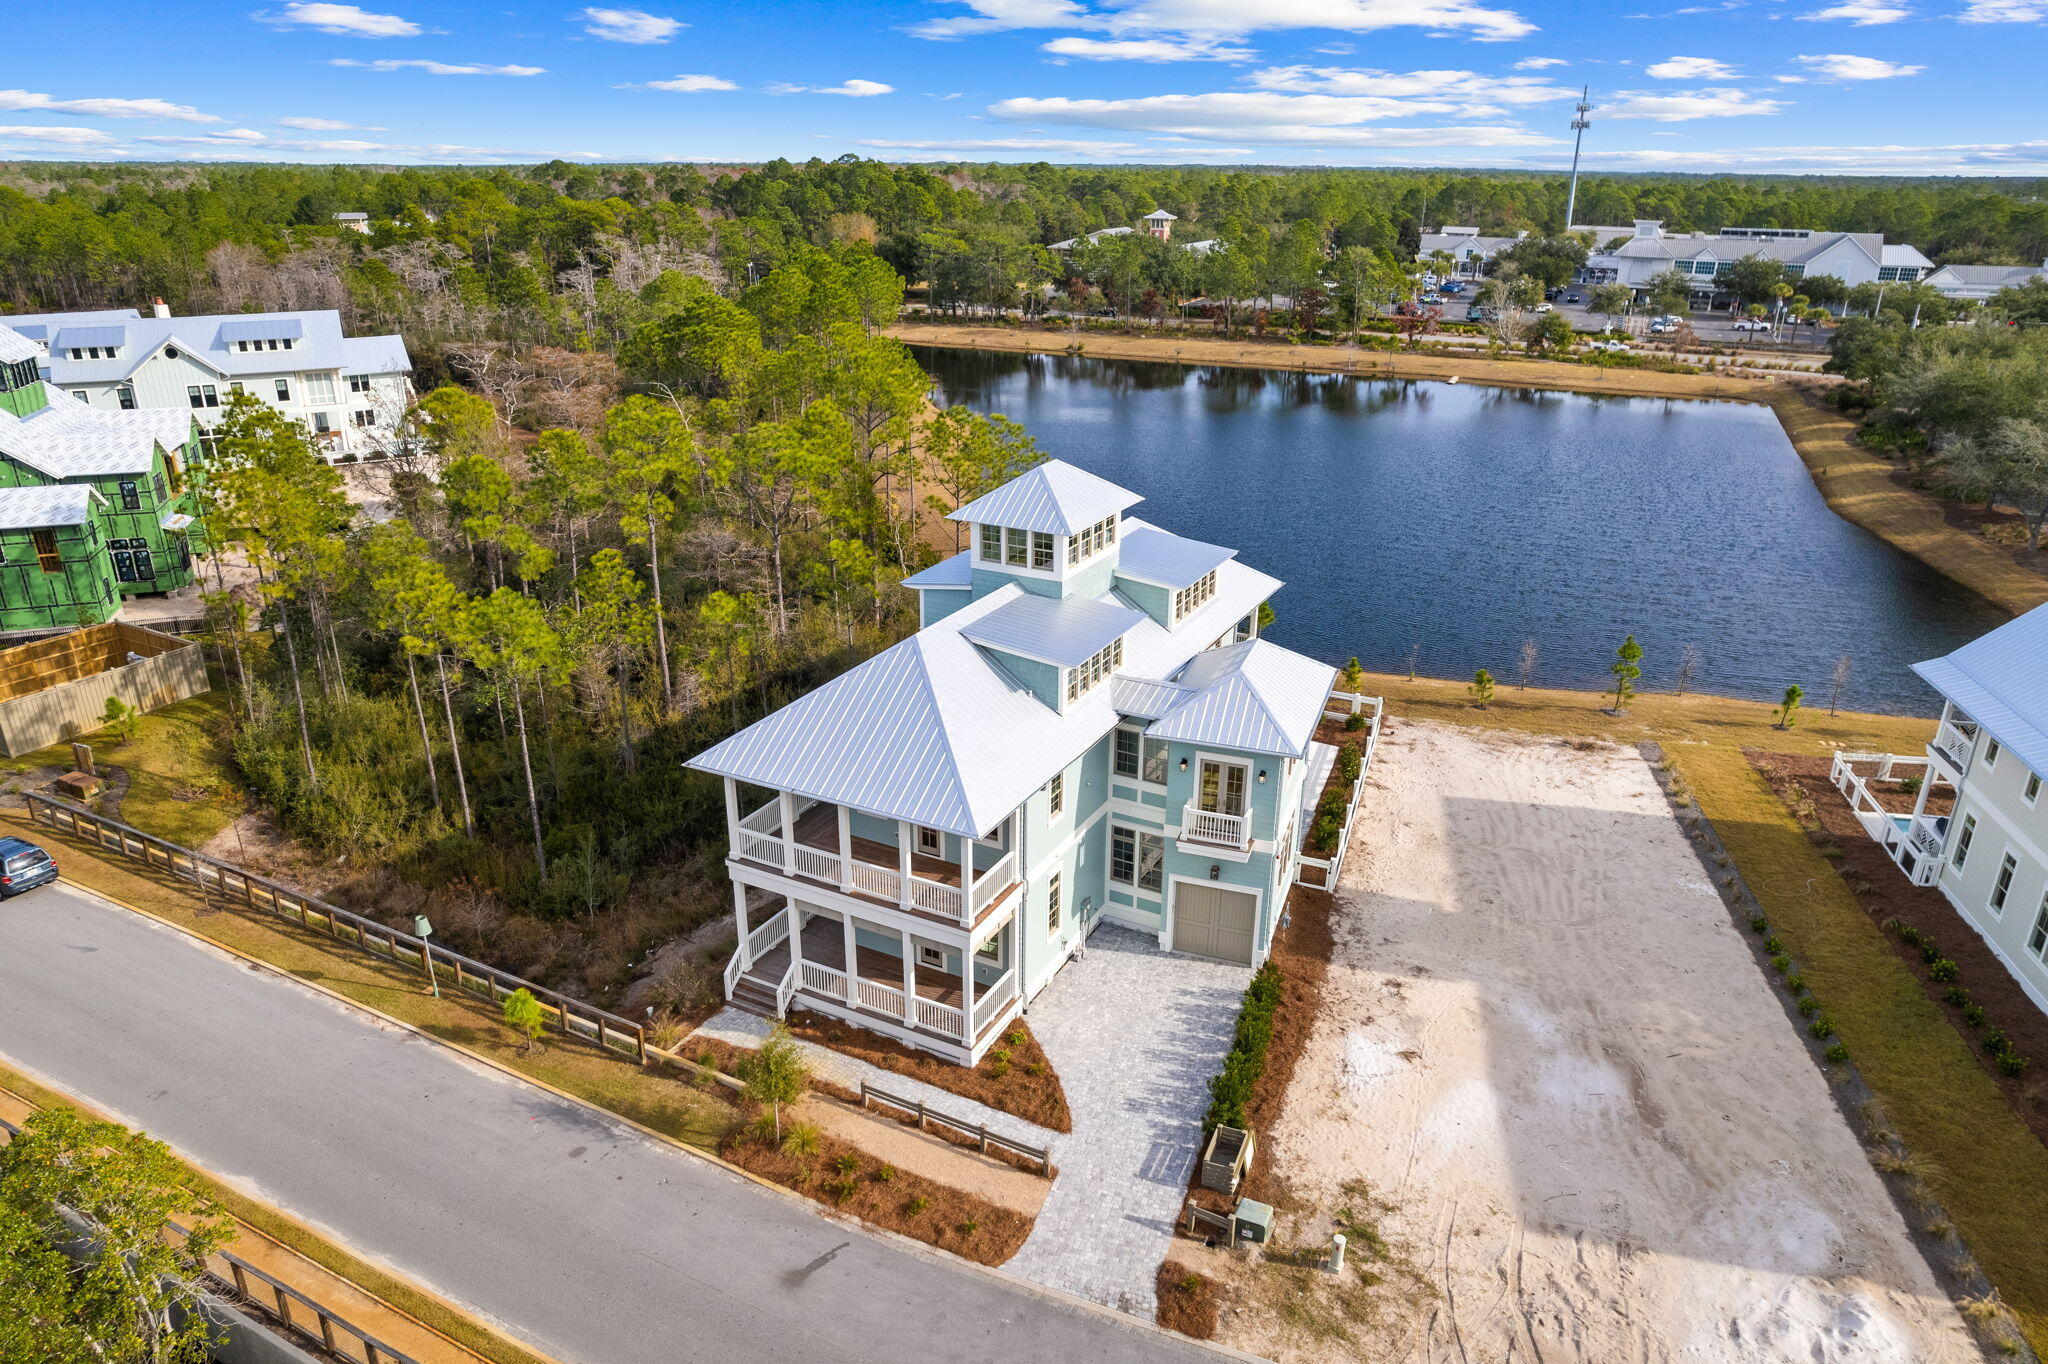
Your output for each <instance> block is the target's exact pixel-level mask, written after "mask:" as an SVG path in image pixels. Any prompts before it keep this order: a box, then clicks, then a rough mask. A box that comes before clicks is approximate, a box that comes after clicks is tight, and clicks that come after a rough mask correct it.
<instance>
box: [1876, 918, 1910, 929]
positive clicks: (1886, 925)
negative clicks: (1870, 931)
mask: <svg viewBox="0 0 2048 1364" xmlns="http://www.w3.org/2000/svg"><path fill="white" fill-rule="evenodd" d="M1877 926H1878V927H1879V928H1881V929H1883V930H1884V931H1885V932H1887V933H1898V932H1902V931H1903V930H1904V929H1905V927H1906V921H1905V920H1904V919H1901V918H1900V917H1899V916H1898V915H1896V914H1887V915H1885V916H1884V917H1883V918H1882V919H1879V920H1878V921H1877Z"/></svg>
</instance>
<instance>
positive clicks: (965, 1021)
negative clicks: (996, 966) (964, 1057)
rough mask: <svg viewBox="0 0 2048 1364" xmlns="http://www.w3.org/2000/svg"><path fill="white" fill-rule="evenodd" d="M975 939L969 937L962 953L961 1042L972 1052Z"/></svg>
mask: <svg viewBox="0 0 2048 1364" xmlns="http://www.w3.org/2000/svg"><path fill="white" fill-rule="evenodd" d="M975 955H976V953H975V951H974V939H973V937H972V935H970V936H969V937H968V940H967V946H966V947H965V948H964V949H963V950H962V951H961V953H960V1033H961V1038H960V1040H961V1041H963V1042H965V1043H966V1044H967V1045H968V1048H969V1049H970V1050H971V1049H972V1048H973V1046H974V958H975Z"/></svg>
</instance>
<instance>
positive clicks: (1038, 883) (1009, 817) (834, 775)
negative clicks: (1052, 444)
mask: <svg viewBox="0 0 2048 1364" xmlns="http://www.w3.org/2000/svg"><path fill="white" fill-rule="evenodd" d="M1139 500H1140V499H1139V496H1138V495H1137V494H1136V493H1133V492H1129V491H1126V490H1125V489H1123V488H1119V487H1117V486H1116V485H1115V484H1113V483H1109V482H1107V481H1105V480H1103V479H1101V478H1098V477H1096V476H1095V475H1093V474H1090V473H1088V472H1086V471H1085V470H1082V469H1079V468H1076V467H1075V466H1073V465H1071V464H1066V463H1063V462H1060V461H1057V460H1054V461H1051V462H1049V463H1046V464H1042V465H1039V466H1037V467H1036V468H1033V469H1031V470H1029V471H1027V472H1026V473H1024V474H1022V475H1020V476H1019V477H1017V478H1016V479H1013V480H1012V481H1011V482H1009V483H1006V484H1004V485H1003V486H1002V487H1000V488H998V489H996V490H995V491H993V492H991V493H989V494H987V495H986V496H984V497H981V498H978V499H976V500H975V501H973V502H970V503H968V504H967V505H966V506H964V507H961V508H960V509H959V510H958V511H955V512H953V513H952V517H953V519H954V520H956V521H962V522H965V523H967V526H968V533H969V543H970V544H971V545H972V546H973V547H972V548H971V549H969V550H966V551H964V552H962V553H960V554H956V555H954V556H953V557H952V558H950V559H946V560H944V561H943V562H941V563H939V564H937V565H935V566H933V567H931V568H928V569H926V570H924V571H923V572H921V573H918V574H914V575H913V576H911V577H910V578H907V579H905V580H904V581H905V584H906V585H907V586H909V587H911V588H913V589H915V590H916V591H917V593H918V595H919V599H920V608H921V612H922V621H923V628H922V629H920V630H919V631H918V632H917V633H916V634H914V635H912V636H911V637H910V638H908V639H906V640H904V641H902V642H901V643H899V644H896V645H894V646H893V647H891V648H888V649H885V650H883V651H882V652H881V653H879V654H877V655H875V656H874V657H873V658H871V659H869V660H868V661H867V662H865V663H862V664H860V665H859V666H858V667H856V668H853V669H852V670H851V671H849V672H846V673H844V674H842V675H840V676H839V677H837V678H835V679H833V680H832V681H830V682H828V683H826V684H825V685H824V686H822V687H820V688H818V689H817V690H816V691H813V692H811V693H810V694H808V695H806V696H804V697H802V698H800V699H799V700H797V701H794V702H792V703H791V704H789V705H787V706H785V707H783V708H782V709H781V710H778V711H776V712H775V713H774V714H772V715H770V716H768V717H767V718H766V719H764V720H761V721H759V722H758V723H756V724H753V725H751V726H749V727H748V728H746V729H744V730H742V731H740V732H739V733H738V734H735V735H733V736H732V737H731V738H729V739H726V740H725V741H723V742H722V743H719V744H716V745H714V746H713V747H711V748H709V749H707V750H706V751H705V752H703V753H701V754H699V755H697V756H696V757H695V758H693V759H691V760H690V763H689V765H690V766H691V767H693V768H696V769H698V770H699V771H703V772H710V773H715V774H717V775H718V776H720V777H722V778H724V780H725V800H726V817H727V833H728V837H729V839H730V845H729V854H728V858H727V862H726V866H727V869H728V871H729V872H730V874H731V877H732V882H733V900H734V906H733V908H734V913H735V915H736V917H737V921H738V922H737V928H738V935H739V936H738V942H739V946H738V949H737V951H736V952H735V953H734V955H733V958H732V960H731V962H730V963H729V964H728V965H727V968H726V972H725V989H726V995H727V997H728V998H729V999H731V1000H732V1001H733V1002H734V1003H736V1004H739V1005H741V1006H743V1007H747V1008H751V1009H754V1010H756V1011H757V1012H761V1013H768V1014H778V1013H781V1012H783V1011H785V1010H787V1009H788V1008H790V1007H792V1006H797V1007H802V1008H806V1009H812V1010H815V1011H817V1012H820V1013H824V1014H829V1015H832V1016H834V1017H837V1018H842V1019H846V1020H849V1021H851V1022H854V1023H857V1024H859V1025H861V1026H863V1027H866V1028H870V1029H873V1030H875V1031H877V1032H881V1033H885V1034H887V1035H889V1036H892V1037H895V1038H897V1039H898V1040H899V1041H903V1042H906V1043H908V1044H910V1045H912V1046H915V1047H918V1048H921V1049H924V1050H926V1051H929V1052H931V1053H933V1054H935V1055H939V1056H943V1057H946V1058H948V1059H950V1060H953V1061H956V1062H960V1063H963V1064H972V1063H973V1062H975V1061H976V1060H978V1059H979V1058H980V1057H981V1055H982V1054H983V1052H984V1051H986V1050H987V1048H988V1047H989V1045H990V1044H991V1043H992V1042H994V1041H995V1040H996V1039H997V1038H998V1037H999V1036H1000V1035H1001V1033H1002V1030H1003V1027H1004V1025H1005V1023H1006V1021H1007V1020H1008V1019H1010V1018H1011V1017H1013V1016H1015V1015H1016V1014H1017V1013H1018V1012H1019V1011H1020V1010H1021V1009H1022V1008H1023V1007H1024V1006H1025V1004H1026V1003H1028V1002H1029V1001H1030V999H1031V998H1032V997H1033V996H1034V995H1035V994H1037V992H1038V991H1039V990H1040V989H1041V988H1042V987H1043V986H1044V985H1045V984H1046V982H1047V981H1049V980H1050V979H1051V978H1052V975H1053V973H1054V972H1055V971H1057V970H1058V969H1059V967H1060V965H1061V964H1062V963H1063V962H1065V961H1066V959H1067V958H1068V957H1069V956H1071V955H1072V954H1073V953H1074V952H1075V951H1077V950H1078V949H1079V948H1080V946H1081V944H1082V942H1083V941H1084V940H1085V939H1086V937H1087V936H1088V933H1089V932H1090V930H1091V929H1093V928H1094V927H1095V926H1096V925H1097V924H1098V923H1101V922H1103V921H1104V920H1110V921H1114V922H1116V923H1119V924H1123V925H1126V926H1128V927H1131V928H1135V929H1138V930H1140V931H1143V932H1146V933H1152V934H1156V935H1157V936H1158V940H1159V944H1160V946H1161V947H1162V948H1166V949H1169V950H1177V951H1182V952H1189V953H1194V954H1197V955H1201V956H1208V957H1215V958H1220V959H1223V960H1227V961H1233V962H1238V963H1242V964H1244V965H1246V966H1248V967H1249V966H1252V965H1254V964H1256V963H1258V962H1260V961H1262V960H1263V959H1264V958H1265V956H1266V954H1267V951H1268V948H1269V946H1270V944H1271V942H1272V937H1273V932H1274V928H1275V925H1276V921H1277V919H1278V917H1279V914H1280V910H1281V906H1282V904H1283V902H1284V900H1285V897H1286V895H1287V892H1288V889H1289V887H1290V886H1291V885H1292V884H1293V881H1294V876H1295V871H1296V870H1297V866H1298V850H1299V846H1300V835H1301V833H1302V832H1303V831H1304V829H1305V827H1306V825H1307V819H1306V808H1305V807H1306V805H1308V804H1310V803H1312V802H1313V800H1314V799H1315V797H1316V796H1318V795H1319V794H1320V787H1321V784H1322V777H1323V774H1325V773H1327V771H1328V770H1329V763H1330V760H1331V759H1332V758H1333V757H1334V753H1333V751H1332V750H1330V749H1329V748H1328V746H1327V745H1322V744H1317V743H1315V742H1313V739H1312V736H1313V734H1314V733H1315V729H1316V725H1317V723H1318V721H1319V720H1320V718H1321V716H1322V714H1323V708H1324V705H1325V703H1326V701H1327V700H1328V697H1329V693H1330V685H1331V681H1332V678H1333V676H1334V672H1333V670H1332V669H1331V668H1329V667H1328V666H1327V665H1325V664H1322V663H1318V662H1316V661H1315V660H1313V659H1310V658H1305V657H1303V656H1302V655H1300V654H1296V653H1292V652H1290V651H1288V650H1286V649H1283V648H1280V647H1279V646H1278V645H1275V644H1271V643H1268V642H1267V641H1266V640H1263V639H1261V638H1259V637H1258V617H1259V607H1260V606H1261V605H1262V604H1263V603H1264V602H1265V601H1266V600H1267V598H1269V597H1270V596H1272V594H1273V593H1274V592H1275V591H1276V590H1278V589H1279V587H1280V585H1281V584H1280V583H1279V582H1278V581H1277V580H1276V579H1274V578H1271V577H1269V576H1267V575H1266V574H1264V573H1261V572H1259V571H1258V570H1256V569H1253V568H1250V567H1247V566H1246V565H1244V564H1241V563H1239V562H1238V561H1237V557H1236V552H1235V551H1233V550H1230V549H1225V548H1222V547H1220V546H1217V545H1209V544H1203V543H1201V542H1199V541H1195V540H1187V539H1183V538H1181V537H1180V536H1177V535H1172V534H1169V533H1168V532H1166V531H1163V530H1160V529H1158V528H1156V527H1154V526H1151V525H1148V524H1147V523H1145V522H1144V521H1141V520H1139V519H1137V518H1136V517H1133V516H1130V515H1128V512H1129V510H1130V507H1131V505H1132V504H1133V503H1135V502H1137V501H1139ZM1364 737H1366V736H1363V735H1362V736H1361V738H1364ZM1368 751H1369V750H1368ZM849 967H851V969H849ZM963 968H964V969H963Z"/></svg>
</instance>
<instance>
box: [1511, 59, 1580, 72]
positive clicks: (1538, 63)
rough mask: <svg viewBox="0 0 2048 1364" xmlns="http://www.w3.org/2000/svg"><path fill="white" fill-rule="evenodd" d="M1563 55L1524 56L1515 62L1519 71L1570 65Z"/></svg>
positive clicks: (1541, 69)
mask: <svg viewBox="0 0 2048 1364" xmlns="http://www.w3.org/2000/svg"><path fill="white" fill-rule="evenodd" d="M1570 64H1571V63H1569V62H1567V61H1566V60H1565V59H1564V58H1562V57H1524V58H1522V60H1520V61H1518V62H1516V63H1515V70H1517V71H1548V70H1549V69H1550V68H1551V67H1553V66H1569V65H1570Z"/></svg>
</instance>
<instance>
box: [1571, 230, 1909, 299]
mask: <svg viewBox="0 0 2048 1364" xmlns="http://www.w3.org/2000/svg"><path fill="white" fill-rule="evenodd" d="M1581 230H1584V231H1591V232H1593V233H1595V234H1596V237H1597V236H1598V235H1599V234H1602V233H1612V234H1613V235H1612V236H1609V237H1607V238H1605V239H1604V240H1600V241H1599V243H1598V245H1596V247H1595V248H1594V250H1593V251H1592V253H1591V254H1590V255H1589V256H1588V257H1587V259H1586V265H1585V269H1584V272H1583V276H1584V279H1585V281H1586V282H1587V283H1589V284H1626V285H1628V286H1629V287H1630V288H1631V289H1637V290H1640V289H1644V288H1646V287H1647V286H1648V285H1649V283H1650V281H1651V280H1652V279H1655V278H1656V277H1657V276H1659V275H1661V274H1664V273H1665V272H1666V271H1676V272H1677V273H1678V274H1680V275H1683V276H1685V277H1686V279H1687V280H1688V281H1690V283H1691V285H1692V290H1693V293H1694V294H1695V295H1699V296H1705V297H1706V298H1708V299H1711V298H1712V297H1713V296H1715V295H1716V294H1717V293H1718V292H1719V290H1718V288H1717V286H1716V284H1715V280H1716V279H1717V278H1718V277H1719V276H1721V275H1725V274H1727V273H1728V271H1730V270H1732V269H1733V268H1734V267H1735V263H1736V262H1737V261H1739V260H1741V259H1743V258H1744V257H1745V256H1764V257H1767V258H1769V259H1771V260H1775V261H1777V262H1779V263H1780V264H1781V265H1783V266H1784V267H1785V278H1786V281H1787V282H1788V283H1790V284H1792V285H1793V286H1794V287H1795V288H1796V287H1797V286H1798V283H1799V281H1800V280H1801V279H1803V278H1810V277H1814V276H1819V275H1832V276H1833V277H1834V278H1836V279H1839V280H1841V281H1842V283H1844V284H1846V285H1849V286H1851V287H1852V288H1853V287H1854V286H1856V285H1858V284H1881V283H1912V282H1913V281H1915V280H1918V279H1921V278H1922V277H1923V276H1926V275H1928V274H1930V273H1932V272H1933V270H1934V262H1932V261H1930V260H1928V259H1927V257H1925V256H1923V255H1921V254H1920V252H1919V250H1918V248H1916V247H1911V246H1907V245H1905V244H1903V243H1898V242H1892V243H1887V242H1886V241H1885V240H1884V236H1883V234H1882V233H1877V232H1810V231H1807V230H1806V229H1804V228H1788V227H1724V228H1722V229H1721V230H1720V231H1718V232H1666V231H1665V230H1664V224H1663V223H1661V222H1658V221H1656V220H1655V219H1650V218H1640V219H1637V220H1636V222H1635V224H1634V226H1633V227H1632V228H1631V229H1629V230H1628V231H1627V234H1626V235H1625V236H1624V235H1622V234H1621V230H1620V229H1610V228H1588V229H1581Z"/></svg>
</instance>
